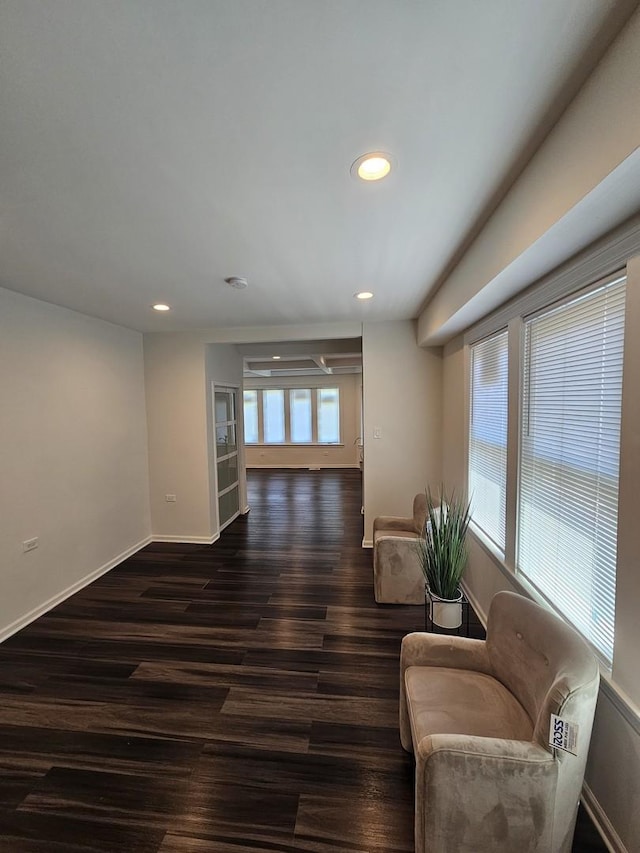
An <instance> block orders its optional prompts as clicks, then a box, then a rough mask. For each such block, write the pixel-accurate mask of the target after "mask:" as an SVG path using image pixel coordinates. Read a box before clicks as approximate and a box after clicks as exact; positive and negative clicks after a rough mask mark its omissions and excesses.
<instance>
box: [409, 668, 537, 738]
mask: <svg viewBox="0 0 640 853" xmlns="http://www.w3.org/2000/svg"><path fill="white" fill-rule="evenodd" d="M404 677H405V689H406V696H407V706H408V711H409V721H410V724H411V735H412V739H413V743H414V744H418V743H420V741H421V740H422V738H424V737H427V736H429V735H436V734H461V735H471V736H478V737H491V738H507V739H509V740H523V741H531V740H532V738H533V723H532V722H531V720H530V719H529V715H528V714H527V712H526V711H525V709H524V708H523V707H522V705H521V704H520V703H519V702H518V700H517V699H516V698H515V696H514V695H513V694H512V693H510V692H509V691H508V690H507V689H506V687H504V686H503V685H502V684H501V683H500V682H499V681H498V680H497V679H496V678H493V677H492V676H491V675H487V674H486V673H483V672H473V671H471V670H464V669H449V668H447V667H440V666H410V667H408V669H406V670H405V676H404Z"/></svg>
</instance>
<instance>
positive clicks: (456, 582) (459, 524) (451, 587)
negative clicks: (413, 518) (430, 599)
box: [417, 486, 470, 600]
mask: <svg viewBox="0 0 640 853" xmlns="http://www.w3.org/2000/svg"><path fill="white" fill-rule="evenodd" d="M425 494H426V498H427V518H426V523H425V529H424V530H423V532H422V537H421V538H420V539H418V544H417V547H418V558H419V560H420V565H421V567H422V572H423V574H424V578H425V581H426V584H427V589H428V590H429V591H430V592H432V593H433V594H434V595H437V596H438V597H439V598H444V599H448V600H452V599H456V598H457V597H458V596H459V594H460V580H461V578H462V575H463V572H464V569H465V566H466V564H467V546H466V541H465V540H466V535H467V528H468V527H469V520H470V504H469V502H468V501H465V500H463V499H462V498H460V497H459V496H458V495H456V494H455V493H454V492H452V493H451V495H450V496H449V497H447V495H446V494H445V492H444V488H443V487H442V486H441V487H440V491H439V494H438V498H437V499H434V497H433V495H432V494H431V490H430V489H427V490H426V492H425Z"/></svg>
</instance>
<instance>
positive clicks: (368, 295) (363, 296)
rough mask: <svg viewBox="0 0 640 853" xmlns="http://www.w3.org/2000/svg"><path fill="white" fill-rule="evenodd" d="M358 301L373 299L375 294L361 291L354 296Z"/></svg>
mask: <svg viewBox="0 0 640 853" xmlns="http://www.w3.org/2000/svg"><path fill="white" fill-rule="evenodd" d="M353 295H354V296H355V298H356V299H373V293H371V291H370V290H361V291H360V293H354V294H353Z"/></svg>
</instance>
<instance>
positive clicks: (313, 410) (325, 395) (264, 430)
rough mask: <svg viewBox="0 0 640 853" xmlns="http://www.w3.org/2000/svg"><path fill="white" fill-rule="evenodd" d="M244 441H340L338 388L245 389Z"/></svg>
mask: <svg viewBox="0 0 640 853" xmlns="http://www.w3.org/2000/svg"><path fill="white" fill-rule="evenodd" d="M244 422H245V442H246V443H247V444H339V443H340V389H339V388H315V389H314V388H260V389H247V390H246V391H245V392H244Z"/></svg>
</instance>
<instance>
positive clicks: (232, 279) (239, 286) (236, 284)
mask: <svg viewBox="0 0 640 853" xmlns="http://www.w3.org/2000/svg"><path fill="white" fill-rule="evenodd" d="M225 281H226V282H227V284H228V285H229V287H233V288H235V289H236V290H244V289H245V287H247V286H248V284H249V282H248V281H247V280H246V278H240V277H239V276H237V275H230V276H229V278H225Z"/></svg>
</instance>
